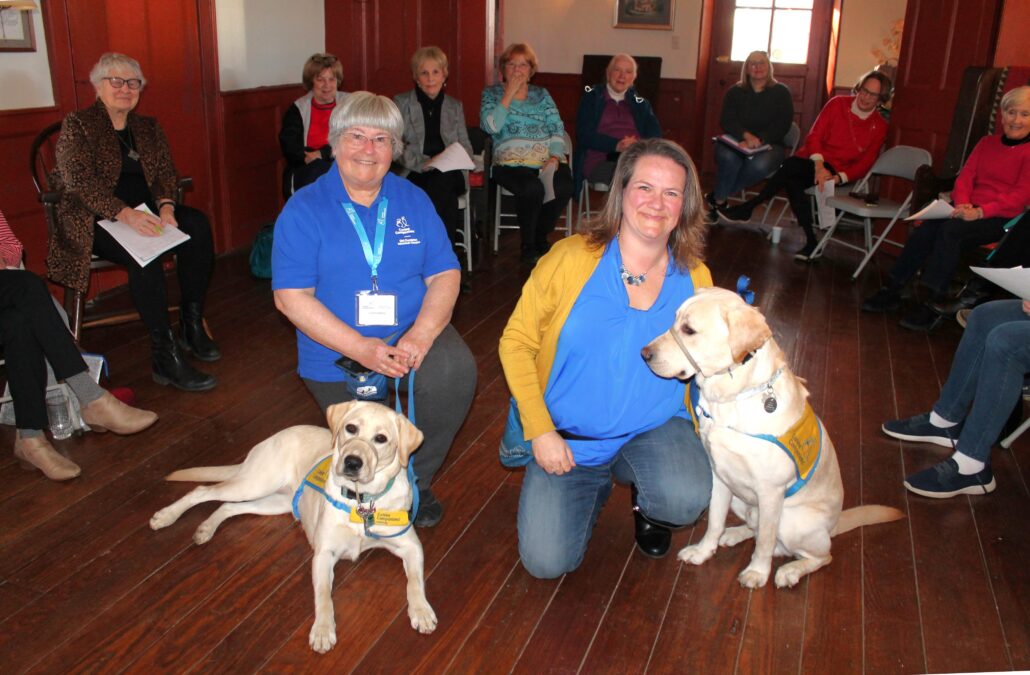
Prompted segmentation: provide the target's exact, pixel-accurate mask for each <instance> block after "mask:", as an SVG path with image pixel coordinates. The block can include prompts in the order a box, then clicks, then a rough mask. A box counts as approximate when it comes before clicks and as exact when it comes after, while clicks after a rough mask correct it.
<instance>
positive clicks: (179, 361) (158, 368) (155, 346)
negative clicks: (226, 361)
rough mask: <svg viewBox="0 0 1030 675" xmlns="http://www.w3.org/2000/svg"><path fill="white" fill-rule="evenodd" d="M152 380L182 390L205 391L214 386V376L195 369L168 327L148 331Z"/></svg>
mask: <svg viewBox="0 0 1030 675" xmlns="http://www.w3.org/2000/svg"><path fill="white" fill-rule="evenodd" d="M150 339H151V342H152V345H151V349H152V352H151V353H152V356H153V369H154V370H153V376H154V382H157V383H158V384H170V385H172V386H173V387H175V388H176V389H182V390H183V391H207V390H209V389H214V388H215V384H216V383H215V378H214V377H213V376H212V375H208V374H207V373H202V372H200V371H199V370H196V369H195V368H193V366H191V365H190V364H189V362H188V361H187V360H186V357H185V356H183V355H182V351H181V350H180V349H179V343H178V342H177V341H176V339H175V335H174V334H173V333H172V330H171V329H170V328H169V329H167V330H154V331H150Z"/></svg>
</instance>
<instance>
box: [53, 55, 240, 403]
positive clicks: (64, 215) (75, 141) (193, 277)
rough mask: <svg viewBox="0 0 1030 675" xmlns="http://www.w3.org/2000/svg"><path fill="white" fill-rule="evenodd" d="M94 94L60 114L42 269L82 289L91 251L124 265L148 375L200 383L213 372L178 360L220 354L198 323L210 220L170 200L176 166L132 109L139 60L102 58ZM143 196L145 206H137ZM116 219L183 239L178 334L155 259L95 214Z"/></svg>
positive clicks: (156, 128)
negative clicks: (144, 258)
mask: <svg viewBox="0 0 1030 675" xmlns="http://www.w3.org/2000/svg"><path fill="white" fill-rule="evenodd" d="M89 79H90V82H92V83H93V87H94V88H95V89H96V93H97V100H96V102H95V103H94V104H93V105H91V106H90V107H88V108H85V109H84V110H79V111H77V112H73V113H71V114H70V115H68V116H67V117H66V118H65V119H64V123H63V125H62V126H61V137H60V139H59V140H58V143H57V176H56V179H57V181H58V184H59V186H60V187H61V189H62V190H63V196H62V199H61V202H60V204H58V207H57V214H58V221H59V227H58V228H57V229H56V231H54V232H52V233H51V235H50V242H49V250H48V253H47V271H48V276H49V277H50V279H52V280H53V281H55V282H57V283H59V284H62V285H64V286H68V287H71V288H75V289H77V290H79V291H82V292H83V293H85V292H86V290H87V288H88V286H89V274H90V272H89V265H90V254H95V255H97V256H99V257H100V258H103V259H105V260H110V261H112V262H115V263H117V264H119V265H123V266H125V268H126V269H127V270H128V273H129V292H130V294H131V295H132V301H133V303H134V304H135V305H136V309H137V310H138V311H139V314H140V318H141V319H142V320H143V324H144V325H145V326H146V328H147V330H148V331H149V332H150V338H151V345H152V354H153V375H154V381H155V382H157V383H159V384H171V385H173V386H175V387H177V388H179V389H182V390H184V391H206V390H208V389H212V388H213V387H214V386H215V378H214V377H212V376H211V375H208V374H205V373H202V372H200V371H198V370H196V369H195V368H193V366H191V365H190V364H189V362H188V361H186V359H185V357H184V356H183V354H182V351H183V350H185V351H187V352H190V353H192V354H193V356H195V357H196V358H198V359H200V360H201V361H217V360H218V359H220V358H221V356H222V355H221V352H220V351H219V349H218V345H216V344H215V343H214V341H212V339H211V337H210V336H209V335H208V334H207V331H206V329H205V326H204V320H203V319H204V297H205V295H206V294H207V286H208V281H209V280H210V278H211V263H212V259H213V248H212V243H211V226H210V224H209V223H208V220H207V217H206V216H205V215H204V214H203V213H201V212H200V211H198V210H197V209H193V208H190V207H188V206H184V205H182V204H177V203H176V201H175V188H176V181H177V175H176V172H175V165H173V164H172V155H171V152H170V151H169V149H168V140H167V139H166V138H165V134H164V132H163V131H162V130H161V126H160V125H159V124H158V123H157V120H155V119H154V118H152V117H143V116H142V115H137V114H136V113H134V112H133V110H134V109H135V108H136V104H137V103H139V97H140V93H141V92H142V90H143V87H144V85H145V84H146V79H145V78H144V77H143V71H142V70H141V69H140V65H139V63H137V62H136V60H135V59H132V58H130V57H128V56H125V55H124V54H116V53H108V54H104V55H103V56H101V57H100V60H99V61H97V64H96V65H95V66H93V70H92V71H90V75H89ZM143 204H145V205H146V207H147V208H148V209H149V210H150V212H145V211H143V210H138V209H137V207H139V206H140V205H143ZM105 219H106V220H118V221H121V222H123V223H125V224H127V225H128V226H129V227H131V228H132V229H134V230H135V231H136V232H138V233H140V234H142V235H143V236H147V237H152V236H157V235H159V234H160V233H161V232H162V231H163V229H164V228H168V227H177V228H179V229H180V230H182V231H183V232H185V233H186V234H188V235H189V237H190V238H189V240H187V241H185V242H183V243H182V244H180V245H179V246H177V247H176V248H175V249H173V250H174V252H175V255H176V259H177V263H176V271H177V272H178V276H179V288H180V291H181V303H182V313H181V320H180V330H179V334H178V336H176V335H175V334H174V333H173V331H172V327H171V324H170V323H169V320H168V299H167V297H166V296H165V275H164V268H163V267H162V265H161V260H160V259H158V260H154V261H153V262H151V263H149V264H147V265H145V266H142V267H141V266H140V265H139V263H137V262H136V260H135V259H134V258H133V257H132V256H131V255H130V254H129V253H128V252H127V251H126V250H125V249H124V248H122V246H121V245H120V244H119V243H118V242H117V241H115V239H114V238H113V237H112V236H111V234H110V233H109V232H108V231H107V230H105V229H104V228H102V227H100V226H98V225H97V224H96V223H97V221H99V220H105Z"/></svg>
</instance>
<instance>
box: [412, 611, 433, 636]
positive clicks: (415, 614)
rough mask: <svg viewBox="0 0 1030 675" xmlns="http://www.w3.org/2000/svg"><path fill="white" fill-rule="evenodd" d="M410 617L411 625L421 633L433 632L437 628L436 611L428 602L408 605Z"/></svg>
mask: <svg viewBox="0 0 1030 675" xmlns="http://www.w3.org/2000/svg"><path fill="white" fill-rule="evenodd" d="M408 618H409V619H411V627H412V628H414V629H415V630H417V631H418V632H419V633H426V634H428V633H432V632H433V631H434V630H436V612H434V611H433V608H432V607H430V606H429V605H428V604H422V605H408Z"/></svg>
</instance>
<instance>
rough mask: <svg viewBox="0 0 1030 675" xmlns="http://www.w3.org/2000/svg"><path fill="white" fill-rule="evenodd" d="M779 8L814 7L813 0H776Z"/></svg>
mask: <svg viewBox="0 0 1030 675" xmlns="http://www.w3.org/2000/svg"><path fill="white" fill-rule="evenodd" d="M776 8H777V9H812V0H776Z"/></svg>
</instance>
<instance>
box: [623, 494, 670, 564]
mask: <svg viewBox="0 0 1030 675" xmlns="http://www.w3.org/2000/svg"><path fill="white" fill-rule="evenodd" d="M630 489H631V495H632V499H633V523H634V527H635V533H636V540H637V548H639V549H640V552H641V553H643V554H644V555H646V556H647V557H649V558H661V557H663V556H664V555H665V554H666V553H668V552H669V546H670V545H671V544H672V530H670V529H669V528H668V527H666V526H665V525H664V524H660V523H659V522H658V521H654V520H650V519H648V518H647V516H645V515H644V512H643V511H641V510H640V507H639V506H637V486H636V485H633V486H631V488H630Z"/></svg>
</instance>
